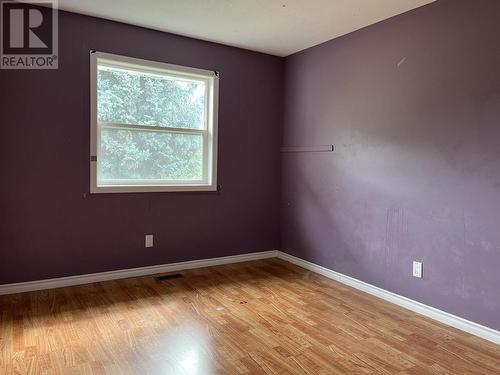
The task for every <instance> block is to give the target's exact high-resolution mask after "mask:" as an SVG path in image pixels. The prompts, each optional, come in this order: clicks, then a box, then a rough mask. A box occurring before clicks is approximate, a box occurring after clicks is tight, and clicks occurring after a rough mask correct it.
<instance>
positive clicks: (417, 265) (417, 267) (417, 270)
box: [413, 262, 423, 279]
mask: <svg viewBox="0 0 500 375" xmlns="http://www.w3.org/2000/svg"><path fill="white" fill-rule="evenodd" d="M422 271H423V264H422V262H413V277H418V278H419V279H421V278H422Z"/></svg>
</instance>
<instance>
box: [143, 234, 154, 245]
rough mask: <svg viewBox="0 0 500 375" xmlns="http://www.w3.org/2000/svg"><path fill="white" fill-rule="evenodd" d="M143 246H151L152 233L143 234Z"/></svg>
mask: <svg viewBox="0 0 500 375" xmlns="http://www.w3.org/2000/svg"><path fill="white" fill-rule="evenodd" d="M144 246H145V247H153V235H152V234H146V235H145V236H144Z"/></svg>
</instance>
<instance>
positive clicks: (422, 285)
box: [281, 0, 500, 329]
mask: <svg viewBox="0 0 500 375" xmlns="http://www.w3.org/2000/svg"><path fill="white" fill-rule="evenodd" d="M499 35H500V1H497V0H474V1H471V0H440V1H438V2H436V3H433V4H431V5H428V6H425V7H422V8H419V9H417V10H414V11H412V12H409V13H406V14H404V15H401V16H399V17H395V18H392V19H389V20H387V21H385V22H382V23H379V24H376V25H374V26H371V27H368V28H365V29H363V30H360V31H358V32H355V33H352V34H350V35H347V36H344V37H341V38H338V39H336V40H332V41H330V42H327V43H324V44H322V45H319V46H316V47H313V48H311V49H308V50H306V51H303V52H301V53H297V54H295V55H293V56H291V57H288V58H287V59H286V67H285V85H286V91H285V116H284V117H285V118H284V123H285V125H284V134H283V138H284V140H283V144H284V145H318V144H328V143H331V144H335V146H336V148H337V149H336V151H335V152H334V153H303V154H285V155H283V157H282V160H283V171H282V186H283V196H282V226H281V230H282V246H281V248H282V249H283V250H284V251H287V252H289V253H291V254H293V255H296V256H299V257H301V258H304V259H307V260H309V261H312V262H315V263H318V264H320V265H322V266H326V267H329V268H332V269H334V270H336V271H339V272H341V273H344V274H347V275H350V276H353V277H355V278H358V279H360V280H363V281H365V282H368V283H371V284H374V285H377V286H379V287H382V288H384V289H387V290H390V291H393V292H396V293H398V294H401V295H403V296H406V297H409V298H412V299H415V300H417V301H421V302H423V303H425V304H428V305H431V306H434V307H436V308H439V309H442V310H445V311H447V312H450V313H453V314H457V315H459V316H462V317H464V318H466V319H470V320H472V321H475V322H478V323H482V324H484V325H487V326H490V327H492V328H495V329H500V298H499V291H500V271H499V269H500V230H499V228H500V48H499ZM413 260H420V261H423V262H424V278H423V279H422V280H419V279H416V278H412V276H411V269H412V261H413Z"/></svg>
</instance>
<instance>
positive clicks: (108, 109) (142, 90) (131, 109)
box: [97, 66, 205, 129]
mask: <svg viewBox="0 0 500 375" xmlns="http://www.w3.org/2000/svg"><path fill="white" fill-rule="evenodd" d="M97 75H98V77H97V78H98V79H97V90H98V96H97V98H98V99H97V113H98V120H99V121H101V122H103V121H104V122H114V123H123V124H136V125H152V126H154V125H157V126H162V127H177V128H190V129H203V128H204V127H205V125H204V123H205V121H204V118H205V116H204V114H205V82H204V81H193V80H187V79H186V80H184V79H179V78H174V77H171V79H169V78H165V77H161V76H157V75H149V74H146V73H140V72H135V71H128V70H122V69H115V68H109V67H106V66H99V67H98V74H97Z"/></svg>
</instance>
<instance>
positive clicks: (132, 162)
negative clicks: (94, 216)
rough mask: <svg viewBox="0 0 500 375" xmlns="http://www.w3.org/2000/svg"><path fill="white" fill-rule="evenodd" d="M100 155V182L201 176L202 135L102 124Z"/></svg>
mask: <svg viewBox="0 0 500 375" xmlns="http://www.w3.org/2000/svg"><path fill="white" fill-rule="evenodd" d="M100 155H101V157H100V167H101V169H100V176H99V177H100V181H101V183H103V184H106V180H108V181H109V180H129V179H132V180H201V179H202V178H203V174H202V169H203V136H202V135H199V134H175V133H158V132H147V131H136V130H122V129H106V128H105V129H102V131H101V154H100ZM110 182H112V181H110ZM115 182H116V181H115ZM124 183H126V181H125V182H124ZM145 183H147V181H146V182H145Z"/></svg>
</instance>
